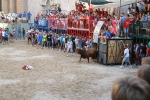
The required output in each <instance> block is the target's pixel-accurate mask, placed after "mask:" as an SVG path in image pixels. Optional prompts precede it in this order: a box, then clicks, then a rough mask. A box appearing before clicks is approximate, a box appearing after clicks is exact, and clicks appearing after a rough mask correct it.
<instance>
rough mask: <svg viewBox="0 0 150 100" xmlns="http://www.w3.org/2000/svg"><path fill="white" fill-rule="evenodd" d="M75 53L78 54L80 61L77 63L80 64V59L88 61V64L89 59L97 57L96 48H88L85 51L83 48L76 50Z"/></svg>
mask: <svg viewBox="0 0 150 100" xmlns="http://www.w3.org/2000/svg"><path fill="white" fill-rule="evenodd" d="M77 53H78V54H80V60H79V63H80V62H81V59H82V58H83V59H86V58H87V60H88V63H89V58H90V57H92V58H96V56H97V49H96V48H89V49H88V50H86V49H85V48H82V49H78V50H77Z"/></svg>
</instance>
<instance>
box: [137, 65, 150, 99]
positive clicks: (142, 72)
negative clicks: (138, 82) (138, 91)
mask: <svg viewBox="0 0 150 100" xmlns="http://www.w3.org/2000/svg"><path fill="white" fill-rule="evenodd" d="M149 73H150V65H142V66H141V67H140V68H139V70H138V73H137V76H138V77H139V78H141V79H143V80H145V81H146V82H148V83H149V84H150V75H149ZM144 100H145V99H144Z"/></svg>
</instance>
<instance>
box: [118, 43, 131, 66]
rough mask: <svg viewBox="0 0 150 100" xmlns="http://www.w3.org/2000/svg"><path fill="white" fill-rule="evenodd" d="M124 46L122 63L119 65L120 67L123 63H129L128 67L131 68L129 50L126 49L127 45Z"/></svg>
mask: <svg viewBox="0 0 150 100" xmlns="http://www.w3.org/2000/svg"><path fill="white" fill-rule="evenodd" d="M124 48H125V50H124V55H123V56H122V57H123V60H122V65H121V66H120V68H121V69H122V68H123V64H124V63H129V65H130V68H132V66H131V63H130V60H129V57H130V53H129V51H130V50H129V49H128V46H127V45H126V44H125V45H124Z"/></svg>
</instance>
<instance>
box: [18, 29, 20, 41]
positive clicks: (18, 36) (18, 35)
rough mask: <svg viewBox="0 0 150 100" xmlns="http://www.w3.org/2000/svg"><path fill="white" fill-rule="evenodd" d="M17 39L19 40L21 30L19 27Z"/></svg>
mask: <svg viewBox="0 0 150 100" xmlns="http://www.w3.org/2000/svg"><path fill="white" fill-rule="evenodd" d="M18 38H20V39H21V28H20V27H19V28H18Z"/></svg>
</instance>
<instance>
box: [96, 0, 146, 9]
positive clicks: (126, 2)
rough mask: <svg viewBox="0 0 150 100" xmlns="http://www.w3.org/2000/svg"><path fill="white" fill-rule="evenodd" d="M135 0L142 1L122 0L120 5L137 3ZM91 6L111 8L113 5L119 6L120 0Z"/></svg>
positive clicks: (139, 0) (140, 0)
mask: <svg viewBox="0 0 150 100" xmlns="http://www.w3.org/2000/svg"><path fill="white" fill-rule="evenodd" d="M137 2H143V1H142V0H129V1H122V2H121V6H126V5H130V4H132V3H137ZM93 7H94V8H95V9H96V8H106V7H107V8H113V7H120V2H115V3H108V4H104V5H93Z"/></svg>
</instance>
